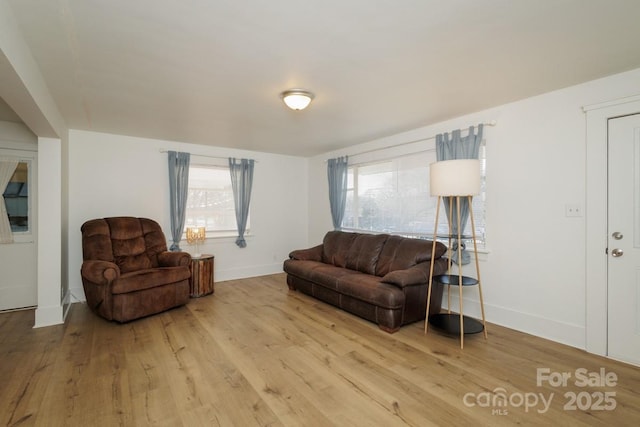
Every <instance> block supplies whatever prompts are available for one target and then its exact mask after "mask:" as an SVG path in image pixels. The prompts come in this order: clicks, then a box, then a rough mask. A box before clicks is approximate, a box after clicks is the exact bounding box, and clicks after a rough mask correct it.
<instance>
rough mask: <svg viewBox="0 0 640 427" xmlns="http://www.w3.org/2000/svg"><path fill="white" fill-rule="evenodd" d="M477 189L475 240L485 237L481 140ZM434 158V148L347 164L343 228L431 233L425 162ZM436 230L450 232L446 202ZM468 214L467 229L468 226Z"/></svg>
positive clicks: (433, 205) (433, 211)
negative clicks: (479, 175) (405, 154)
mask: <svg viewBox="0 0 640 427" xmlns="http://www.w3.org/2000/svg"><path fill="white" fill-rule="evenodd" d="M480 159H481V162H480V164H481V167H482V181H481V185H482V187H481V193H480V194H479V195H477V196H474V198H473V205H472V208H473V213H474V220H475V226H476V236H477V240H478V241H477V243H478V245H479V246H480V247H484V243H485V221H484V218H485V210H484V205H485V170H486V155H485V146H484V144H483V145H482V146H481V147H480ZM435 161H436V152H435V149H432V150H428V151H424V152H420V153H416V154H411V155H407V156H402V157H397V158H393V159H388V160H382V161H378V162H373V163H366V164H359V165H353V166H350V167H349V171H348V183H347V206H346V209H345V215H344V218H343V221H342V226H343V228H345V229H351V230H354V231H372V232H383V233H391V234H400V235H403V236H413V237H424V238H429V237H433V227H434V224H435V214H436V203H437V199H436V198H435V197H431V195H430V194H429V165H430V164H431V163H433V162H435ZM438 222H439V228H438V231H439V232H440V233H442V234H446V233H447V232H448V226H447V219H446V213H445V212H444V204H443V205H441V207H440V219H439V221H438ZM470 222H471V221H470V220H469V221H468V222H467V226H466V228H465V232H470V231H471V224H470Z"/></svg>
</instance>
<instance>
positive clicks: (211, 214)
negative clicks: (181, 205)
mask: <svg viewBox="0 0 640 427" xmlns="http://www.w3.org/2000/svg"><path fill="white" fill-rule="evenodd" d="M192 226H198V227H202V226H204V227H205V228H206V230H207V231H209V232H216V231H234V232H235V231H236V230H237V226H236V214H235V207H234V202H233V190H232V187H231V177H230V174H229V169H228V168H224V167H210V166H193V165H192V166H190V167H189V195H188V198H187V211H186V219H185V228H186V227H192ZM248 229H249V225H247V230H248Z"/></svg>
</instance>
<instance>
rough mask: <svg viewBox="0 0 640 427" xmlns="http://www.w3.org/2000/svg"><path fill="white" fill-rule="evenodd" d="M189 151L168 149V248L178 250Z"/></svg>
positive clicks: (187, 179)
mask: <svg viewBox="0 0 640 427" xmlns="http://www.w3.org/2000/svg"><path fill="white" fill-rule="evenodd" d="M190 159H191V155H190V154H189V153H177V152H175V151H169V200H170V204H171V238H172V239H173V243H172V244H171V247H170V248H169V250H171V251H173V252H176V251H180V250H181V249H180V239H182V230H183V229H184V220H185V211H186V208H187V195H188V193H189V161H190Z"/></svg>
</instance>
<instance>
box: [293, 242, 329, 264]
mask: <svg viewBox="0 0 640 427" xmlns="http://www.w3.org/2000/svg"><path fill="white" fill-rule="evenodd" d="M289 259H297V260H301V261H322V245H318V246H314V247H312V248H309V249H298V250H295V251H293V252H291V253H290V254H289Z"/></svg>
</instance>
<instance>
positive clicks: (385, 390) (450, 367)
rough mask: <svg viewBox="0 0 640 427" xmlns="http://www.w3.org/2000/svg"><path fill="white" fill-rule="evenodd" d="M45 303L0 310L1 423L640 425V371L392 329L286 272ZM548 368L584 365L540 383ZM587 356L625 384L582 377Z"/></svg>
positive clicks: (546, 345) (593, 369)
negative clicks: (158, 292)
mask: <svg viewBox="0 0 640 427" xmlns="http://www.w3.org/2000/svg"><path fill="white" fill-rule="evenodd" d="M33 316H34V314H33V311H22V312H12V313H3V314H0V405H1V408H0V422H1V424H2V425H7V426H31V425H42V426H63V425H68V426H116V425H120V426H144V425H161V426H198V425H203V426H217V425H223V426H231V425H234V426H253V425H261V426H264V425H269V426H405V425H407V426H430V425H442V426H446V425H460V426H462V425H491V426H495V425H514V424H520V425H584V426H593V425H603V426H604V425H608V426H611V425H618V426H623V425H628V426H637V425H640V394H639V392H640V369H639V368H636V367H632V366H629V365H625V364H622V363H618V362H615V361H612V360H608V359H606V358H602V357H598V356H594V355H590V354H587V353H585V352H584V351H581V350H577V349H574V348H571V347H567V346H563V345H560V344H556V343H553V342H550V341H547V340H544V339H541V338H536V337H533V336H530V335H526V334H522V333H519V332H515V331H513V330H509V329H506V328H503V327H499V326H495V325H489V327H490V328H489V339H488V340H484V338H483V337H482V335H481V334H479V335H475V336H468V337H467V339H465V348H464V350H460V348H459V343H458V340H457V339H456V338H455V337H449V336H445V335H442V334H439V333H437V332H436V331H433V330H430V332H429V334H428V335H426V336H425V335H424V333H423V324H422V323H420V322H419V323H416V324H413V325H409V326H407V327H404V328H402V329H401V330H400V331H399V332H397V333H395V334H392V335H390V334H387V333H385V332H383V331H381V330H379V329H378V327H377V326H376V325H374V324H372V323H369V322H367V321H364V320H362V319H359V318H357V317H354V316H352V315H349V314H347V313H344V312H342V311H340V310H338V309H336V308H334V307H332V306H329V305H326V304H324V303H321V302H318V301H316V300H314V299H312V298H310V297H307V296H305V295H302V294H300V293H297V292H293V291H289V290H288V289H287V286H286V284H285V276H284V275H283V274H276V275H271V276H265V277H258V278H252V279H245V280H236V281H228V282H222V283H217V284H216V290H215V294H213V295H210V296H207V297H203V298H200V299H192V300H191V301H190V302H189V303H188V305H187V306H185V307H181V308H178V309H174V310H171V311H169V312H166V313H163V314H160V315H157V316H153V317H149V318H146V319H142V320H138V321H134V322H131V323H128V324H124V325H120V324H116V323H110V322H107V321H104V320H102V319H100V318H98V317H97V316H95V315H93V314H92V313H91V312H90V311H89V310H88V308H87V307H86V305H84V304H75V305H74V306H73V307H72V309H71V312H70V314H69V318H68V320H67V323H66V324H65V325H60V326H53V327H47V328H40V329H32V328H31V326H32V325H33ZM538 368H541V369H544V368H547V369H548V370H549V373H551V374H552V376H554V375H555V374H559V373H563V372H568V373H570V374H571V378H569V379H568V381H567V385H566V386H562V385H558V386H556V387H553V386H552V385H550V384H549V383H548V382H547V381H545V382H544V383H543V384H542V385H541V386H538V385H537V383H536V379H537V376H536V372H537V369H538ZM577 369H585V370H586V372H587V373H589V374H591V375H592V376H596V373H597V376H598V377H599V376H600V372H601V369H604V371H605V372H607V373H611V374H615V375H616V376H617V382H616V384H615V385H611V384H609V386H596V385H592V386H585V387H580V381H579V379H580V377H578V378H576V370H577ZM579 373H580V372H579ZM611 374H609V375H611ZM577 380H578V381H577ZM576 381H577V382H578V383H577V384H576ZM572 393H574V394H575V396H576V397H577V400H576V402H574V407H575V410H570V409H568V408H565V405H567V404H569V406H571V403H572V402H571V399H572V398H571V394H572ZM605 393H613V394H607V395H606V399H601V397H602V398H604V397H605ZM500 395H504V396H506V401H501V400H499V399H498V400H496V401H493V400H494V398H495V397H496V396H497V397H499V396H500ZM534 396H535V397H536V398H537V399H538V400H537V403H536V401H535V400H534ZM487 397H488V399H487ZM541 399H544V400H545V402H546V401H549V400H551V403H550V406H549V407H548V408H547V409H546V410H545V404H543V402H542V400H541ZM523 401H528V402H529V406H530V407H528V408H526V407H525V405H524V404H523ZM501 403H502V405H501ZM534 403H536V404H535V405H534ZM613 405H615V409H613V410H605V408H608V407H611V406H613ZM580 406H581V407H582V408H583V409H580Z"/></svg>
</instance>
